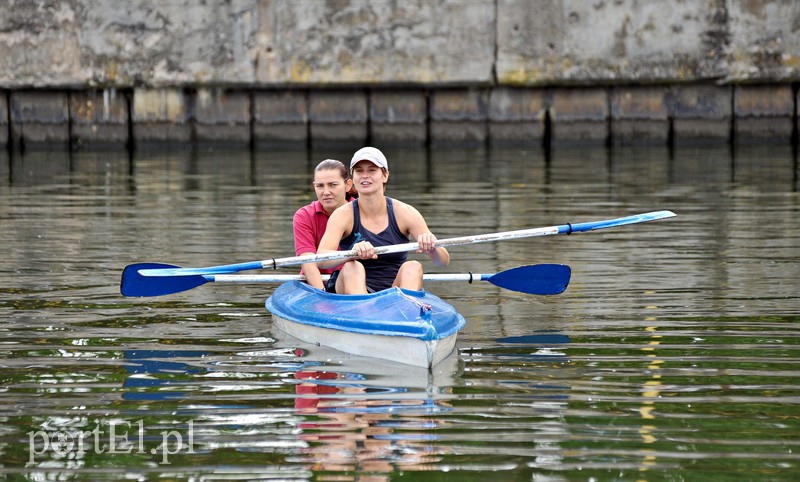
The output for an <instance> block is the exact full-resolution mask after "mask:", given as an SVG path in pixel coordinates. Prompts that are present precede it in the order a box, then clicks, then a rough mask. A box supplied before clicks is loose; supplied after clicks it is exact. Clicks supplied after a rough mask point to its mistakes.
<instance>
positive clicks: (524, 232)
mask: <svg viewBox="0 0 800 482" xmlns="http://www.w3.org/2000/svg"><path fill="white" fill-rule="evenodd" d="M673 216H675V213H673V212H672V211H653V212H649V213H644V214H636V215H633V216H626V217H622V218H616V219H609V220H606V221H593V222H585V223H577V224H571V223H567V224H562V225H560V226H549V227H544V228H533V229H520V230H517V231H506V232H500V233H490V234H479V235H475V236H463V237H459V238H448V239H440V240H437V241H436V244H435V246H436V247H437V248H448V247H451V246H461V245H466V244H478V243H488V242H494V241H506V240H511V239H519V238H531V237H536V236H551V235H555V234H572V233H581V232H586V231H594V230H597V229H604V228H612V227H616V226H625V225H628V224H636V223H643V222H647V221H656V220H658V219H664V218H670V217H673ZM418 249H419V243H403V244H395V245H391V246H378V247H376V248H375V254H377V255H379V256H380V255H382V254H391V253H401V252H406V251H416V250H418ZM357 257H358V254H357V253H356V250H354V249H350V250H346V251H335V252H331V253H322V254H308V255H303V256H291V257H288V258H271V259H265V260H263V261H251V262H248V263H239V264H229V265H222V266H212V267H208V268H173V269H142V270H139V274H141V275H142V276H197V275H201V276H203V275H213V274H230V273H236V272H239V271H246V270H251V269H264V268H272V269H278V268H282V267H286V266H297V265H301V264H305V263H319V262H323V261H335V260H346V259H354V258H357Z"/></svg>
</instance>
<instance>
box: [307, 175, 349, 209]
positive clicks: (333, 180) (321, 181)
mask: <svg viewBox="0 0 800 482" xmlns="http://www.w3.org/2000/svg"><path fill="white" fill-rule="evenodd" d="M351 183H352V181H350V180H349V179H347V180H345V179H342V176H341V175H340V174H339V171H337V170H335V169H326V170H322V171H317V172H315V173H314V182H313V183H312V184H313V185H314V192H316V193H317V200H318V201H319V202H320V203H321V204H322V207H323V208H324V209H325V212H327V213H328V214H330V213H332V212H333V211H334V210H335V209H336V208H338V207H339V206H341V205H342V204H344V203H345V202H347V200H346V198H345V194H347V191H348V190H349V189H350V186H351V185H352V184H351Z"/></svg>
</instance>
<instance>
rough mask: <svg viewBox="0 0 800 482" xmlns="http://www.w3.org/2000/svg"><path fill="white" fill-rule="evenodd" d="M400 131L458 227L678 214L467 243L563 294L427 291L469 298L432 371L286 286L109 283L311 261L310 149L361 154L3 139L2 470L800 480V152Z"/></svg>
mask: <svg viewBox="0 0 800 482" xmlns="http://www.w3.org/2000/svg"><path fill="white" fill-rule="evenodd" d="M386 152H387V155H388V158H389V162H390V167H391V168H392V174H391V178H390V181H389V194H390V195H393V196H395V197H397V198H399V199H403V200H407V201H411V202H412V203H413V204H414V205H415V206H417V208H418V209H419V210H420V211H422V212H423V213H424V214H425V216H426V218H427V220H428V222H429V224H430V226H431V228H432V229H433V230H434V232H435V233H436V234H437V235H438V236H439V237H440V238H443V237H454V236H468V235H473V234H482V233H490V232H498V231H507V230H514V229H523V228H532V227H541V226H550V225H554V224H563V223H566V222H573V223H574V222H583V221H594V220H602V219H609V218H614V217H618V216H622V215H627V214H633V213H640V212H647V211H653V210H660V209H670V210H673V211H675V212H676V213H677V214H678V217H676V218H672V219H669V220H664V221H660V222H656V223H651V224H641V225H635V226H628V227H622V228H614V229H609V230H604V231H598V232H593V233H581V234H575V235H571V236H564V235H562V236H550V237H544V238H531V239H524V240H516V241H508V242H502V243H490V244H482V245H471V246H463V247H459V248H454V249H452V250H451V254H452V255H453V262H452V263H451V266H450V267H448V268H447V271H448V272H467V271H473V272H495V271H498V270H503V269H508V268H512V267H514V266H518V265H522V264H531V263H543V262H547V263H564V264H568V265H570V266H571V267H572V269H573V276H572V281H571V284H570V286H569V288H568V290H567V291H566V292H565V293H563V294H561V295H558V296H553V297H537V296H531V295H524V294H520V293H516V292H510V291H506V290H502V289H500V288H497V287H494V286H491V285H490V284H488V283H484V284H476V285H468V284H461V283H456V282H450V283H447V282H440V283H438V284H435V285H433V284H428V286H427V287H428V289H430V290H431V291H434V292H435V293H436V294H438V295H439V296H441V297H442V298H444V299H446V300H447V301H449V302H450V303H452V304H453V305H454V306H455V307H456V308H457V309H458V310H459V311H460V312H461V313H462V314H463V315H464V316H465V317H466V318H467V319H468V324H467V326H466V327H465V329H464V330H463V331H462V332H461V333H460V334H459V339H458V342H457V352H456V353H455V354H454V356H451V357H450V358H448V359H447V360H445V362H443V363H442V364H440V365H438V366H437V367H436V369H435V370H434V371H433V372H432V373H428V372H427V371H425V370H419V369H414V368H409V367H405V366H402V365H397V364H392V363H388V362H386V363H382V362H378V361H375V360H371V359H365V358H357V357H348V356H346V355H342V354H339V353H337V352H334V351H332V350H328V349H325V348H323V347H315V346H308V345H305V344H303V343H300V342H297V341H295V340H292V339H286V338H284V337H281V336H279V335H280V334H279V333H274V332H273V331H272V330H271V323H270V320H269V317H268V314H267V312H266V311H265V309H264V306H263V302H264V300H265V298H266V297H267V296H268V295H269V294H270V293H271V292H272V290H273V289H274V288H275V286H274V285H269V284H262V285H232V284H222V283H220V284H208V285H205V286H201V287H198V288H195V289H193V290H191V291H187V292H184V293H180V294H175V295H170V296H166V297H160V298H133V299H132V298H123V297H121V296H120V295H119V291H118V283H119V277H120V274H121V271H122V268H123V267H124V266H125V265H127V264H129V263H134V262H142V261H160V262H168V263H174V264H178V265H181V266H210V265H215V264H226V263H232V262H243V261H250V260H259V259H264V258H269V257H272V256H291V255H293V254H294V253H293V252H292V248H291V229H290V227H291V215H292V213H293V212H294V210H295V209H296V208H297V207H299V206H300V205H302V204H303V203H306V202H308V201H309V200H310V199H311V197H312V195H313V193H312V191H311V189H310V177H309V173H310V171H311V169H312V167H313V166H314V165H315V164H316V162H317V161H318V160H321V159H323V158H326V157H338V158H340V159H345V160H346V159H348V158H349V155H348V154H349V150H348V151H342V152H337V151H326V152H308V153H307V152H297V151H283V152H278V151H269V152H266V151H264V152H256V153H253V154H251V153H249V152H239V151H234V152H229V151H220V150H199V151H182V150H176V151H168V152H160V151H159V152H155V151H140V152H137V153H135V154H134V155H133V156H132V157H129V156H128V154H127V153H124V152H85V153H75V154H73V155H69V154H67V153H64V152H31V153H27V154H26V155H25V156H19V155H15V156H14V157H13V158H9V157H8V156H7V155H4V154H0V156H5V157H0V245H2V247H3V255H2V257H0V331H2V335H1V337H0V343H1V344H2V349H0V367H1V371H0V379H2V384H1V385H0V386H2V390H1V391H0V393H1V395H0V397H1V398H0V460H2V463H1V464H0V474H2V475H3V476H5V477H6V478H8V479H9V480H86V479H106V480H123V479H130V480H253V479H259V480H370V481H381V480H437V481H438V480H459V481H462V480H487V478H489V479H491V480H509V481H517V480H519V481H548V482H549V481H572V480H632V481H640V480H641V481H658V480H709V479H714V480H737V481H740V480H796V479H797V477H798V474H800V455H799V452H800V436H799V435H800V420H799V419H798V413H800V410H798V408H799V407H798V406H799V405H800V371H799V370H798V368H797V367H798V362H800V336H799V335H798V333H800V295H798V292H800V289H799V288H800V282H798V275H800V248H799V247H800V223H798V219H800V195H799V194H798V188H799V187H800V181H799V180H798V175H799V174H800V170H799V169H798V161H797V154H796V153H795V152H792V150H791V148H788V147H786V148H783V147H766V146H754V147H740V148H737V149H736V150H733V151H732V150H730V149H728V148H718V147H715V148H709V147H705V148H702V147H696V148H682V149H677V150H675V151H668V150H667V149H624V150H614V151H611V152H608V151H606V150H600V149H596V150H595V149H572V150H571V149H563V150H556V151H554V152H553V153H552V155H551V156H550V157H549V158H545V156H544V154H543V153H542V152H541V151H539V150H518V149H508V150H504V149H493V150H488V151H487V150H469V149H464V150H457V149H453V150H438V151H433V152H426V151H417V150H410V151H408V150H403V151H393V150H388V149H387V150H386ZM426 266H427V267H428V268H430V270H431V271H435V269H434V268H433V267H431V266H429V265H426ZM439 271H442V270H439ZM284 272H287V273H293V272H294V271H293V270H284Z"/></svg>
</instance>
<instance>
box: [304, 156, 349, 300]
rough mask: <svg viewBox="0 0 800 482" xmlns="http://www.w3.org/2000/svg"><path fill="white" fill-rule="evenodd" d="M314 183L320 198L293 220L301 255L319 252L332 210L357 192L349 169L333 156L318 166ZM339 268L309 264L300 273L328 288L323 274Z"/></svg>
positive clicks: (311, 282)
mask: <svg viewBox="0 0 800 482" xmlns="http://www.w3.org/2000/svg"><path fill="white" fill-rule="evenodd" d="M312 185H313V186H314V192H316V194H317V200H316V201H314V202H312V203H311V204H308V205H306V206H303V207H302V208H300V209H298V210H297V212H296V213H294V219H293V221H292V226H293V228H294V249H295V252H296V253H297V255H298V256H301V255H305V254H316V252H317V248H318V247H319V242H320V240H321V239H322V235H323V234H325V227H326V226H327V225H328V218H329V217H330V215H331V213H332V212H333V211H335V210H336V208H338V207H339V206H342V205H344V204H346V203H347V202H348V201H349V200H350V199H351V195H352V194H355V190H354V189H353V181H352V179H350V176H349V175H348V172H347V168H346V167H345V165H344V164H342V163H341V162H340V161H337V160H334V159H326V160H324V161H322V162H320V163H319V164H318V165H317V167H316V168H315V169H314V182H312ZM340 267H341V266H337V267H335V268H330V269H320V268H318V267H317V265H316V263H306V264H304V265H303V266H302V268H303V269H302V271H301V272H302V273H303V274H305V275H306V282H307V283H308V284H310V285H311V286H313V287H315V288H319V289H325V283H324V282H323V281H322V277H321V275H322V274H329V273H332V272H334V271H336V270H337V269H339V268H340Z"/></svg>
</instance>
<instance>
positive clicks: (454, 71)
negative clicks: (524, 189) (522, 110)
mask: <svg viewBox="0 0 800 482" xmlns="http://www.w3.org/2000/svg"><path fill="white" fill-rule="evenodd" d="M705 79H716V80H720V81H724V82H728V83H736V82H744V81H758V82H761V83H764V82H783V81H789V80H800V2H798V1H797V0H691V1H689V0H675V1H670V2H663V1H658V0H644V1H643V0H615V1H591V2H590V1H586V0H408V1H393V0H329V1H323V0H228V1H224V2H223V1H211V2H197V1H195V0H170V1H168V2H164V1H160V0H126V1H125V2H119V1H117V0H0V87H2V88H6V89H20V88H28V87H37V88H41V87H47V88H73V87H80V88H85V87H88V86H102V87H117V88H120V87H134V86H154V87H159V86H162V87H165V86H194V87H199V86H231V85H235V86H241V85H247V86H262V87H263V86H286V85H292V86H299V85H311V86H332V85H339V86H341V85H352V84H361V85H363V84H367V85H375V84H390V85H398V84H417V85H426V86H431V85H445V84H450V85H452V84H467V85H548V84H554V83H556V84H562V83H564V82H569V83H579V84H596V83H598V82H603V83H613V84H620V83H630V82H632V81H635V82H648V83H654V82H655V83H672V82H676V81H687V82H694V81H698V80H705Z"/></svg>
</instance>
